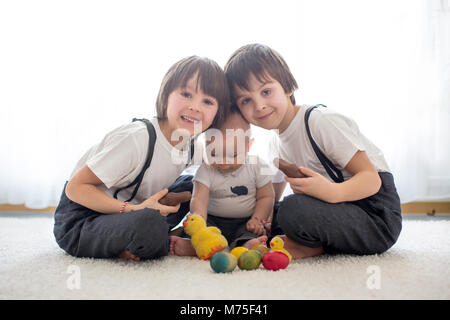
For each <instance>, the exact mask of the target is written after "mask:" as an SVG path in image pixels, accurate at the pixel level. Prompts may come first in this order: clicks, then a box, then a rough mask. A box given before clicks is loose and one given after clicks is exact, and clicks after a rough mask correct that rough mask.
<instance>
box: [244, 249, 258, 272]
mask: <svg viewBox="0 0 450 320" xmlns="http://www.w3.org/2000/svg"><path fill="white" fill-rule="evenodd" d="M261 259H262V254H261V252H259V251H258V250H248V251H246V252H244V253H242V254H241V255H240V256H239V259H238V266H239V268H240V269H242V270H254V269H257V268H258V267H259V265H260V264H261Z"/></svg>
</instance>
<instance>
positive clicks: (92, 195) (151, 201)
mask: <svg viewBox="0 0 450 320" xmlns="http://www.w3.org/2000/svg"><path fill="white" fill-rule="evenodd" d="M102 183H103V182H102V181H101V180H100V179H99V178H98V177H97V176H96V175H95V173H94V172H92V170H91V169H89V167H88V166H87V165H85V166H84V167H82V168H81V169H80V170H79V171H78V172H77V173H76V174H75V175H74V176H73V177H72V178H71V179H70V180H69V182H68V183H67V185H66V195H67V197H68V198H69V199H70V200H72V201H73V202H76V203H78V204H81V205H82V206H85V207H86V208H89V209H91V210H94V211H97V212H100V213H106V214H114V213H119V211H120V209H121V208H122V205H123V204H124V202H123V201H120V200H118V199H114V198H113V197H110V196H109V195H108V194H106V193H104V192H103V191H101V190H100V189H98V188H97V186H99V185H100V184H102ZM167 191H168V190H167V189H164V190H161V191H159V192H157V193H155V194H154V195H152V196H151V197H149V198H148V199H146V200H145V201H144V202H142V203H141V204H139V205H134V204H131V203H130V204H128V205H127V206H126V207H125V210H124V212H130V211H132V210H139V209H143V208H153V209H157V210H160V212H161V214H162V215H167V214H169V213H172V212H177V211H178V209H179V207H180V205H178V206H173V207H172V206H165V205H162V204H160V203H159V202H158V200H159V199H161V198H162V197H164V196H165V195H166V194H167Z"/></svg>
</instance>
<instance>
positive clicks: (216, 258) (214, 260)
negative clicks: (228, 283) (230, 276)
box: [209, 251, 237, 273]
mask: <svg viewBox="0 0 450 320" xmlns="http://www.w3.org/2000/svg"><path fill="white" fill-rule="evenodd" d="M209 264H210V265H211V268H212V269H213V270H214V271H215V272H217V273H224V272H231V271H233V270H234V268H236V264H237V259H236V257H235V256H234V255H232V254H231V253H228V252H224V251H220V252H217V253H216V254H214V255H213V256H212V257H211V260H210V262H209Z"/></svg>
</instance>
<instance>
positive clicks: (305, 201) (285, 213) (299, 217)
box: [278, 194, 318, 233]
mask: <svg viewBox="0 0 450 320" xmlns="http://www.w3.org/2000/svg"><path fill="white" fill-rule="evenodd" d="M310 202H311V197H309V196H306V195H303V194H292V195H290V196H287V197H285V198H284V200H283V201H282V202H281V204H280V208H279V210H278V223H279V224H280V227H281V229H283V231H285V232H286V233H288V232H289V231H291V230H295V231H298V230H297V229H299V228H302V229H308V228H309V226H313V225H315V224H316V223H317V221H316V220H317V219H318V216H317V215H315V213H314V210H313V209H312V208H313V206H312V205H311V203H310Z"/></svg>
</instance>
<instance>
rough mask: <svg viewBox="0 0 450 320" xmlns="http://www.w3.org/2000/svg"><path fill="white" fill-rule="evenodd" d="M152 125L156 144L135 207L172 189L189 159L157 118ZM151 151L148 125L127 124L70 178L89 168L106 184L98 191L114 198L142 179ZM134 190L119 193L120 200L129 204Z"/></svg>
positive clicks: (83, 160)
mask: <svg viewBox="0 0 450 320" xmlns="http://www.w3.org/2000/svg"><path fill="white" fill-rule="evenodd" d="M150 121H151V123H152V124H153V126H154V127H155V131H156V144H155V149H154V151H153V158H152V160H151V163H150V167H149V168H148V169H147V170H146V172H145V174H144V178H143V180H142V183H141V185H140V187H139V190H138V192H137V194H136V196H135V198H134V199H133V200H132V201H131V202H132V203H134V204H138V203H141V202H142V201H144V200H145V199H147V198H148V197H150V196H152V195H153V194H155V193H156V192H158V191H160V190H162V189H164V188H167V187H169V186H170V185H171V184H172V183H173V182H174V181H175V180H176V178H177V177H178V176H179V175H180V174H181V172H182V171H183V170H184V169H185V168H186V164H185V163H186V160H185V159H186V158H185V157H183V155H182V154H181V153H180V152H178V149H176V148H174V147H173V146H172V145H171V144H170V143H169V141H168V140H167V139H166V137H165V136H164V134H163V133H162V132H161V129H160V127H159V124H158V120H157V119H156V117H155V118H153V119H151V120H150ZM148 148H149V135H148V131H147V126H146V125H145V123H143V122H142V121H136V122H132V123H128V124H125V125H123V126H120V127H119V128H116V129H115V130H113V131H111V132H109V133H108V134H107V135H106V136H105V137H104V138H103V140H102V141H101V142H100V143H98V144H96V145H94V146H93V147H92V148H90V149H89V150H88V151H87V152H86V153H85V154H84V156H83V157H82V158H81V159H80V160H79V161H78V163H77V165H76V167H75V169H74V171H73V172H72V175H71V176H73V175H74V174H75V173H76V172H77V171H78V170H79V169H80V168H82V167H83V166H84V165H86V164H87V166H88V167H89V169H91V170H92V171H93V172H94V174H95V175H96V176H97V177H98V178H99V179H100V180H101V181H102V182H103V184H101V185H100V186H99V189H100V190H102V191H103V192H105V193H107V194H108V195H110V196H111V197H112V196H113V195H114V192H115V191H116V190H117V189H118V188H121V187H124V186H126V185H128V184H130V183H131V182H133V180H134V179H135V178H136V177H137V176H138V175H139V173H140V172H141V170H142V168H143V167H144V164H145V160H146V158H147V151H148ZM185 156H187V154H185ZM135 187H136V185H134V186H132V187H130V188H128V189H124V190H122V191H120V192H119V194H118V199H119V200H122V201H125V200H128V199H129V198H130V197H131V194H132V193H133V191H134V188H135Z"/></svg>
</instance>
